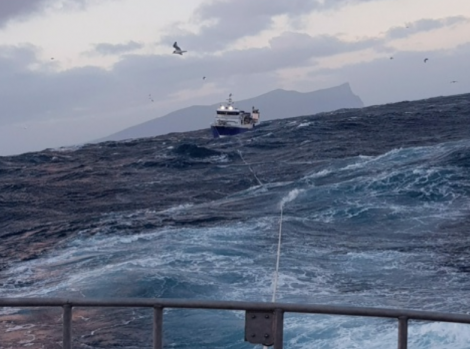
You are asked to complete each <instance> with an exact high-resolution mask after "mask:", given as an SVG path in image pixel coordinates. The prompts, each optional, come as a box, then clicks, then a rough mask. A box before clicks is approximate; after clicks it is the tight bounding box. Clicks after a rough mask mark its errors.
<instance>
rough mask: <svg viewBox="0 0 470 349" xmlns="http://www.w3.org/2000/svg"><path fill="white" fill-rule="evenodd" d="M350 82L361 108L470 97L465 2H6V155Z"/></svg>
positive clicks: (1, 3)
mask: <svg viewBox="0 0 470 349" xmlns="http://www.w3.org/2000/svg"><path fill="white" fill-rule="evenodd" d="M174 41H177V42H178V44H179V45H180V46H181V48H182V49H183V50H187V51H188V52H187V53H185V54H184V55H183V56H179V55H174V54H172V52H173V48H172V45H173V42H174ZM392 58H393V59H392ZM425 58H428V59H429V60H428V61H427V62H426V63H424V59H425ZM203 76H206V79H205V80H203ZM453 80H456V81H458V82H457V83H451V81H453ZM345 82H349V83H350V86H351V88H352V90H353V92H354V93H355V94H357V95H358V96H359V97H360V98H361V99H362V100H363V102H364V103H365V104H366V105H373V104H384V103H389V102H397V101H402V100H415V99H422V98H428V97H434V96H440V95H452V94H460V93H468V92H470V0H445V1H444V0H100V1H98V0H0V156H1V155H11V154H18V153H22V152H26V151H34V150H42V149H44V148H48V147H58V146H66V145H72V144H80V143H85V142H87V141H91V140H95V139H98V138H101V137H105V136H108V135H109V134H112V133H114V132H117V131H120V130H122V129H124V128H126V127H129V126H133V125H136V124H139V123H142V122H144V121H147V120H150V119H154V118H156V117H159V116H163V115H165V114H167V113H168V112H171V111H173V110H176V109H180V108H183V107H187V106H190V105H194V104H213V103H217V102H219V101H223V100H225V98H226V97H227V95H228V93H230V92H231V93H233V96H234V98H235V99H236V100H241V99H245V98H250V97H255V96H257V95H260V94H263V93H266V92H269V91H271V90H274V89H277V88H283V89H288V90H297V91H301V92H307V91H314V90H318V89H323V88H328V87H333V86H336V85H340V84H342V83H345ZM152 100H153V101H152ZM289 116H292V115H289Z"/></svg>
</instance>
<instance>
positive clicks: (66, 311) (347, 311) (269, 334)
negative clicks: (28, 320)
mask: <svg viewBox="0 0 470 349" xmlns="http://www.w3.org/2000/svg"><path fill="white" fill-rule="evenodd" d="M0 307H62V308H63V348H64V349H71V348H72V308H73V307H95V308H96V307H128V308H129V307H132V308H153V309H154V315H153V348H154V349H162V348H163V310H164V309H165V308H185V309H217V310H239V311H245V314H246V316H245V340H246V341H249V342H250V343H253V344H263V345H268V346H270V345H274V349H282V347H283V332H284V313H304V314H328V315H350V316H363V317H377V318H394V319H397V320H398V349H407V346H408V320H424V321H439V322H453V323H463V324H470V315H466V314H451V313H439V312H428V311H415V310H406V309H386V308H364V307H344V306H332V305H315V304H292V303H262V302H235V301H198V300H185V299H162V298H157V299H148V298H146V299H142V298H129V299H127V298H126V299H120V298H117V299H86V298H79V299H67V298H0ZM258 315H261V316H258ZM271 315H272V316H271ZM260 318H261V319H262V320H263V321H266V319H269V322H268V323H266V322H264V323H260V322H256V321H258V320H257V319H260ZM253 321H254V322H253Z"/></svg>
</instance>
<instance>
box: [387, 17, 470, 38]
mask: <svg viewBox="0 0 470 349" xmlns="http://www.w3.org/2000/svg"><path fill="white" fill-rule="evenodd" d="M469 22H470V18H468V17H464V16H453V17H447V18H441V19H421V20H419V21H416V22H413V23H409V24H407V25H406V27H395V28H392V29H390V30H389V31H387V33H386V36H387V37H388V38H390V39H403V38H406V37H409V36H411V35H414V34H417V33H421V32H427V31H431V30H435V29H441V28H444V27H449V26H454V25H456V24H463V23H469Z"/></svg>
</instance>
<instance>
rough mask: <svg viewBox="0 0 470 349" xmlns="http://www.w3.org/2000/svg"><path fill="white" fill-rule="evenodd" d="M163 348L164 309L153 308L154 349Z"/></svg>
mask: <svg viewBox="0 0 470 349" xmlns="http://www.w3.org/2000/svg"><path fill="white" fill-rule="evenodd" d="M162 348H163V308H162V307H153V349H162Z"/></svg>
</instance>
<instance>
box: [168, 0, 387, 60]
mask: <svg viewBox="0 0 470 349" xmlns="http://www.w3.org/2000/svg"><path fill="white" fill-rule="evenodd" d="M369 1H380V0H289V1H285V0H256V1H252V0H216V1H210V2H206V3H203V4H202V5H201V6H200V7H198V8H197V9H196V11H195V13H194V17H193V20H194V22H196V23H197V24H199V25H200V26H201V27H200V29H199V31H198V32H197V33H193V32H189V31H186V30H181V29H178V27H179V25H180V24H178V23H176V24H174V25H173V26H172V27H171V28H169V29H168V32H169V33H168V34H166V35H164V36H163V37H162V40H161V42H162V43H163V42H164V43H170V42H171V43H172V42H173V41H178V42H179V43H181V45H182V46H184V47H185V48H187V49H188V50H192V51H203V52H208V51H213V50H220V49H224V48H226V47H229V46H230V44H231V43H233V42H235V41H236V40H238V39H240V38H243V37H246V36H252V35H256V34H259V33H260V32H261V31H263V30H266V29H270V28H271V27H272V25H273V23H274V21H273V18H274V17H276V16H287V17H288V18H289V19H290V20H293V19H295V18H298V17H302V16H305V15H308V14H309V13H311V12H313V11H327V10H332V9H335V8H338V7H342V6H346V5H349V4H355V3H361V2H369Z"/></svg>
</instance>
